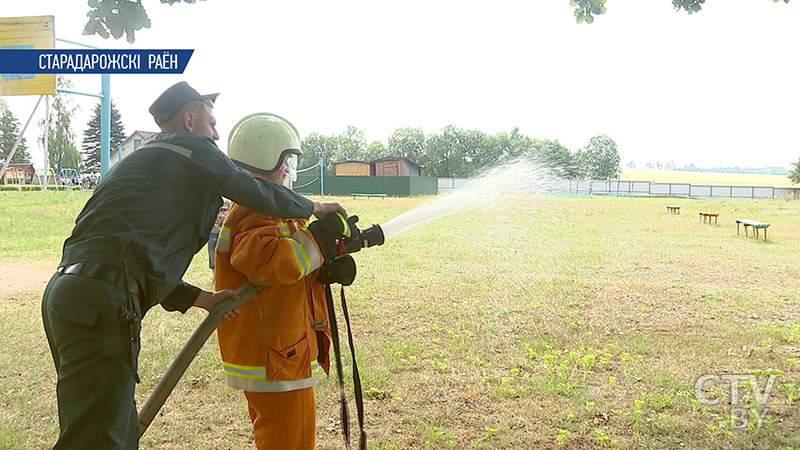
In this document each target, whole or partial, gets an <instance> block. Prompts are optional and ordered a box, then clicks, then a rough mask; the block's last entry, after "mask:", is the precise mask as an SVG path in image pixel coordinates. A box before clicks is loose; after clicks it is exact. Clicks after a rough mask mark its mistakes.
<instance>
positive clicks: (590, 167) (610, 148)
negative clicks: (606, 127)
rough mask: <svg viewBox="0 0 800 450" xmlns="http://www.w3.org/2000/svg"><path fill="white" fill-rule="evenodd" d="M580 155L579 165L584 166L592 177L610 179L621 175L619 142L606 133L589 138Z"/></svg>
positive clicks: (585, 170) (587, 173)
mask: <svg viewBox="0 0 800 450" xmlns="http://www.w3.org/2000/svg"><path fill="white" fill-rule="evenodd" d="M580 155H581V156H580V158H579V160H580V163H579V166H582V168H583V169H584V170H583V171H584V172H585V173H586V175H588V176H589V177H590V178H592V179H595V180H609V179H612V178H616V177H617V175H619V171H620V168H619V162H620V157H619V152H618V151H617V143H616V142H614V140H613V139H611V138H610V137H608V136H606V135H605V134H599V135H597V136H593V137H592V138H591V139H589V143H588V144H587V145H586V148H585V149H584V150H583V152H581V153H580Z"/></svg>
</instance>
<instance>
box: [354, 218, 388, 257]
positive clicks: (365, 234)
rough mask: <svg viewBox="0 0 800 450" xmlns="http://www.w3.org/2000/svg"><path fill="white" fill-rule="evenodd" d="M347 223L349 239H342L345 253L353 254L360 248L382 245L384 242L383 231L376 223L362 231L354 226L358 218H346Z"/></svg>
mask: <svg viewBox="0 0 800 450" xmlns="http://www.w3.org/2000/svg"><path fill="white" fill-rule="evenodd" d="M347 223H348V225H349V226H350V237H348V238H344V246H345V249H346V251H347V253H355V252H357V251H359V250H361V249H362V248H367V247H372V246H375V245H383V243H384V242H385V240H386V238H385V236H384V234H383V229H382V228H381V226H380V225H378V224H377V223H373V224H372V225H370V226H368V227H367V228H364V229H363V230H361V229H359V228H358V227H357V226H356V223H358V216H350V217H348V218H347Z"/></svg>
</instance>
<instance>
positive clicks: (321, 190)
mask: <svg viewBox="0 0 800 450" xmlns="http://www.w3.org/2000/svg"><path fill="white" fill-rule="evenodd" d="M319 196H320V197H322V198H325V165H324V164H323V163H322V157H321V156H320V157H319Z"/></svg>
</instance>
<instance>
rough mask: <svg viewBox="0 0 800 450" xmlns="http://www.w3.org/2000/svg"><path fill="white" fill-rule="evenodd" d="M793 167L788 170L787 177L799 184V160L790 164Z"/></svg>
mask: <svg viewBox="0 0 800 450" xmlns="http://www.w3.org/2000/svg"><path fill="white" fill-rule="evenodd" d="M792 165H793V166H794V169H792V170H791V171H790V172H789V179H790V180H792V183H794V184H800V160H798V161H797V162H796V163H793V164H792Z"/></svg>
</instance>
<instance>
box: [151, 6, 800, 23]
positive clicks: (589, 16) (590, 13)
mask: <svg viewBox="0 0 800 450" xmlns="http://www.w3.org/2000/svg"><path fill="white" fill-rule="evenodd" d="M162 1H163V0H162ZM772 1H773V2H774V3H778V2H780V1H781V0H772ZM705 2H706V0H672V6H673V7H674V8H675V11H680V10H684V11H686V12H687V13H689V14H692V13H696V12H699V11H700V10H701V9H702V6H700V5H701V4H703V3H705ZM605 3H606V0H569V4H570V6H572V7H574V8H575V20H576V21H577V22H578V23H581V22H586V23H592V22H594V16H599V15H602V14H605V12H606V7H605ZM783 3H789V0H783Z"/></svg>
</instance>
